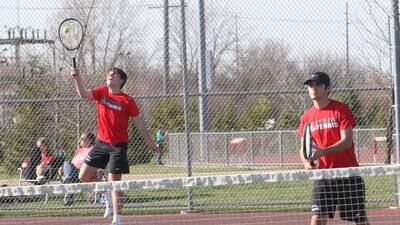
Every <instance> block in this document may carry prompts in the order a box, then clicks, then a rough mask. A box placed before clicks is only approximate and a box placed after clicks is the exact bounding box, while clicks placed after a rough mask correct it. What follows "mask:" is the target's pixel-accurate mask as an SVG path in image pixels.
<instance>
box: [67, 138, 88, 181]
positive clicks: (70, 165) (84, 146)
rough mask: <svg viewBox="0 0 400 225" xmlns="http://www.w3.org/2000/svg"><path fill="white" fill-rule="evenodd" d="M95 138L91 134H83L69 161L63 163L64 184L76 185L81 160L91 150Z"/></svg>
mask: <svg viewBox="0 0 400 225" xmlns="http://www.w3.org/2000/svg"><path fill="white" fill-rule="evenodd" d="M95 140H96V137H95V135H94V134H92V133H87V134H86V133H83V134H82V135H81V138H80V140H79V148H78V149H76V150H75V153H74V156H73V157H72V160H71V161H68V160H67V161H65V162H64V183H78V182H79V170H80V169H81V167H82V164H83V160H84V159H85V157H86V155H87V154H88V153H89V152H90V150H92V148H93V146H94V142H95Z"/></svg>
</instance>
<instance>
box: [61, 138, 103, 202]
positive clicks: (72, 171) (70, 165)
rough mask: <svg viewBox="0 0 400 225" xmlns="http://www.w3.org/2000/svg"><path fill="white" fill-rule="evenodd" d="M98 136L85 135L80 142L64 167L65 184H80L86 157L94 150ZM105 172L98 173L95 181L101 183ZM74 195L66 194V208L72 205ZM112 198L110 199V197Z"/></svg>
mask: <svg viewBox="0 0 400 225" xmlns="http://www.w3.org/2000/svg"><path fill="white" fill-rule="evenodd" d="M95 141H96V136H95V135H94V134H93V133H83V134H82V135H81V137H80V140H79V148H78V149H76V150H75V152H74V156H73V157H72V160H71V161H65V162H64V167H63V173H64V182H63V183H79V182H80V181H79V170H80V169H81V167H82V164H83V161H84V159H85V157H86V155H87V154H88V153H89V152H90V151H91V150H92V148H93V146H94V143H95ZM104 176H105V175H104V171H97V174H96V177H94V178H93V181H101V180H102V177H104ZM108 195H109V193H107V194H106V193H105V194H104V201H105V203H106V204H108V199H107V196H108ZM73 198H74V194H66V195H65V198H64V206H69V205H72V203H73ZM108 198H110V197H108Z"/></svg>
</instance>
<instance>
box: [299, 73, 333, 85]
mask: <svg viewBox="0 0 400 225" xmlns="http://www.w3.org/2000/svg"><path fill="white" fill-rule="evenodd" d="M311 81H316V82H318V83H321V84H325V85H326V86H327V87H328V86H329V85H331V79H330V78H329V76H328V74H326V73H324V72H315V73H313V74H311V77H310V78H308V79H307V80H306V81H305V82H304V85H309V84H310V82H311Z"/></svg>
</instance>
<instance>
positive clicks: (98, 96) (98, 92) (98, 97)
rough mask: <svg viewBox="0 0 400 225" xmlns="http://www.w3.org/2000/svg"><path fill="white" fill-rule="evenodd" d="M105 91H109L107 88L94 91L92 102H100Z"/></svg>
mask: <svg viewBox="0 0 400 225" xmlns="http://www.w3.org/2000/svg"><path fill="white" fill-rule="evenodd" d="M104 90H107V87H105V86H100V87H96V88H93V89H92V95H93V97H92V98H91V99H92V100H96V101H100V100H101V97H102V96H103V95H104V94H103V93H104Z"/></svg>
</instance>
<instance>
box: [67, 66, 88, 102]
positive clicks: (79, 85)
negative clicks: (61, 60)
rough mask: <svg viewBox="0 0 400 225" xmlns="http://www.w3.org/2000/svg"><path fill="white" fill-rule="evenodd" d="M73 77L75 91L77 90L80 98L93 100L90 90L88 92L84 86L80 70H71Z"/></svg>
mask: <svg viewBox="0 0 400 225" xmlns="http://www.w3.org/2000/svg"><path fill="white" fill-rule="evenodd" d="M71 76H72V78H73V79H74V82H75V89H76V92H78V94H79V96H80V97H82V98H91V97H92V92H90V91H89V90H86V88H85V86H84V85H83V81H82V78H81V76H80V72H79V69H78V68H72V69H71Z"/></svg>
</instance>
